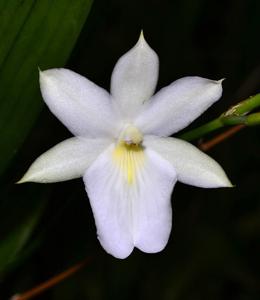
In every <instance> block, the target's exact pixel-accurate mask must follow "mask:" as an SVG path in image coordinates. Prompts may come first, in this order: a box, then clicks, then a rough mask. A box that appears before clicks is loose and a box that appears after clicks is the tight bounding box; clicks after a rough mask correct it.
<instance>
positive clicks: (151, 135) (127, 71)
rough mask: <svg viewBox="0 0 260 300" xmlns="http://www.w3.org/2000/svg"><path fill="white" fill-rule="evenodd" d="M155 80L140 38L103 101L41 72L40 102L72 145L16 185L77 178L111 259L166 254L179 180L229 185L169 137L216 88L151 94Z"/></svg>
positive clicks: (204, 84)
mask: <svg viewBox="0 0 260 300" xmlns="http://www.w3.org/2000/svg"><path fill="white" fill-rule="evenodd" d="M158 71H159V60H158V56H157V55H156V53H155V52H154V51H153V50H152V49H151V48H150V47H149V45H148V44H147V43H146V41H145V39H144V37H143V35H142V34H141V36H140V38H139V40H138V42H137V44H136V45H135V46H134V47H133V48H132V49H131V50H130V51H128V52H127V53H126V54H125V55H123V56H122V57H121V58H120V59H119V61H118V62H117V64H116V66H115V68H114V70H113V73H112V78H111V94H109V93H108V92H107V91H105V90H104V89H102V88H101V87H99V86H97V85H95V84H94V83H92V82H91V81H89V80H88V79H86V78H85V77H82V76H80V75H79V74H76V73H75V72H73V71H70V70H67V69H50V70H46V71H43V72H40V87H41V92H42V96H43V99H44V101H45V103H46V104H47V106H48V107H49V109H50V110H51V112H52V113H53V114H54V115H55V116H56V117H57V118H58V119H59V120H60V121H61V122H62V123H63V124H64V125H65V126H66V127H67V128H68V129H69V130H70V131H71V132H72V134H73V135H75V137H72V138H70V139H67V140H65V141H63V142H61V143H60V144H58V145H56V146H55V147H53V148H52V149H50V150H49V151H47V152H45V153H44V154H42V155H41V156H40V157H39V158H38V159H36V161H35V162H34V163H33V164H32V165H31V167H30V168H29V170H28V171H27V173H26V174H25V175H24V177H23V178H22V179H21V180H20V183H22V182H28V181H32V182H40V183H49V182H58V181H64V180H70V179H74V178H78V177H83V180H84V183H85V187H86V191H87V193H88V196H89V199H90V204H91V207H92V210H93V214H94V218H95V222H96V227H97V235H98V239H99V241H100V243H101V245H102V246H103V248H104V249H105V250H106V251H107V252H108V253H110V254H112V255H113V256H115V257H117V258H125V257H127V256H128V255H129V254H130V253H131V252H132V250H133V249H134V247H136V248H139V249H140V250H142V251H144V252H148V253H155V252H159V251H161V250H162V249H164V247H165V246H166V244H167V242H168V239H169V235H170V232H171V227H172V209H171V193H172V190H173V187H174V185H175V183H176V182H177V180H178V181H180V182H183V183H186V184H189V185H194V186H198V187H203V188H218V187H230V186H231V183H230V181H229V180H228V178H227V176H226V174H225V172H224V171H223V169H222V168H221V166H220V165H219V164H218V163H217V162H216V161H214V160H213V159H212V158H210V157H209V156H208V155H206V154H204V153H203V152H201V151H200V150H198V149H197V148H196V147H194V146H193V145H191V144H190V143H187V142H185V141H183V140H180V139H177V138H171V137H167V136H169V135H171V134H174V133H176V132H177V131H179V130H180V129H183V128H184V127H186V126H187V125H189V124H190V123H191V122H192V121H193V120H194V119H196V118H197V117H198V116H199V115H201V114H202V113H203V112H204V111H205V110H206V109H207V108H208V107H209V106H211V105H212V104H213V103H214V102H215V101H217V100H218V99H219V98H220V97H221V94H222V86H221V80H219V81H214V80H209V79H205V78H201V77H184V78H181V79H179V80H176V81H175V82H173V83H172V84H170V85H169V86H167V87H165V88H163V89H161V90H160V91H158V92H157V93H156V94H155V95H153V94H154V91H155V88H156V84H157V79H158Z"/></svg>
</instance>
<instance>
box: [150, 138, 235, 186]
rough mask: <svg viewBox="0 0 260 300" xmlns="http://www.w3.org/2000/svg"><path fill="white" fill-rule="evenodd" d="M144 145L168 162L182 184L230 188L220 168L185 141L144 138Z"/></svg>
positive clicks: (229, 183)
mask: <svg viewBox="0 0 260 300" xmlns="http://www.w3.org/2000/svg"><path fill="white" fill-rule="evenodd" d="M144 144H145V146H146V147H149V148H151V149H153V150H154V151H156V152H157V153H158V154H159V155H161V156H162V157H163V158H164V159H166V160H168V161H169V162H170V163H171V164H172V166H173V167H174V168H175V170H176V172H177V178H178V180H179V181H181V182H183V183H186V184H190V185H194V186H198V187H203V188H219V187H232V184H231V182H230V181H229V179H228V178H227V175H226V174H225V172H224V170H223V169H222V167H221V166H220V165H219V164H218V163H217V162H216V161H215V160H214V159H212V158H211V157H209V156H208V155H206V154H205V153H203V152H202V151H200V150H199V149H197V148H196V147H195V146H193V145H192V144H190V143H188V142H186V141H183V140H180V139H176V138H158V137H146V139H145V141H144Z"/></svg>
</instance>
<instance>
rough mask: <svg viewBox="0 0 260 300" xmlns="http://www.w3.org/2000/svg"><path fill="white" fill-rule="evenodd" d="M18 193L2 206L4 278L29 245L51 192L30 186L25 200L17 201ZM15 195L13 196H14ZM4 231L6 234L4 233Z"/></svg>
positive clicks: (0, 242) (0, 247)
mask: <svg viewBox="0 0 260 300" xmlns="http://www.w3.org/2000/svg"><path fill="white" fill-rule="evenodd" d="M17 193H18V190H17V191H16V193H12V192H11V198H9V201H8V202H5V203H4V205H1V207H0V208H1V214H0V219H1V240H0V275H1V276H3V275H4V273H5V272H7V271H8V270H9V269H10V268H11V267H12V265H13V264H14V263H16V262H17V260H19V255H20V253H21V251H22V250H23V249H24V247H25V245H27V243H28V241H29V239H30V238H31V236H32V233H33V232H34V229H35V227H36V225H38V223H39V220H40V219H41V216H42V214H43V212H44V209H45V207H46V204H47V201H48V196H49V190H47V189H45V190H39V189H38V187H37V186H35V187H33V186H30V187H28V188H26V190H25V191H24V195H25V197H24V199H21V200H20V201H17ZM12 194H13V195H12ZM2 231H4V232H2Z"/></svg>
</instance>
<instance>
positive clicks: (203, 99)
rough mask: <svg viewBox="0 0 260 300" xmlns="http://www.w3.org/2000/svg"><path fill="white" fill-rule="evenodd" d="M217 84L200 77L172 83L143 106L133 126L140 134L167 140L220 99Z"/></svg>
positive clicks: (218, 83)
mask: <svg viewBox="0 0 260 300" xmlns="http://www.w3.org/2000/svg"><path fill="white" fill-rule="evenodd" d="M221 82H222V80H219V81H214V80H209V79H205V78H201V77H184V78H181V79H179V80H176V81H174V82H173V83H172V84H170V85H169V86H167V87H165V88H163V89H161V90H160V91H159V92H158V93H157V94H155V95H154V96H153V97H152V98H151V100H150V101H149V102H147V103H145V105H144V107H143V111H142V112H141V113H140V115H139V116H138V117H137V119H136V120H135V122H134V123H135V125H136V126H137V127H139V128H140V130H142V132H143V133H144V134H152V135H159V136H169V135H171V134H173V133H175V132H177V131H179V130H181V129H183V128H184V127H186V126H187V125H189V124H190V123H191V122H192V121H193V120H194V119H196V118H197V117H199V116H200V115H201V114H202V113H203V112H204V111H205V110H207V109H208V108H209V107H210V106H211V105H212V104H213V103H214V102H216V101H217V100H218V99H219V98H220V97H221V94H222V86H221Z"/></svg>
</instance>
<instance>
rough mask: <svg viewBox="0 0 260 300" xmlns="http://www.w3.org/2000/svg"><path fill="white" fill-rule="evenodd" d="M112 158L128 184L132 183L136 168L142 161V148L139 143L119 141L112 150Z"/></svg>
mask: <svg viewBox="0 0 260 300" xmlns="http://www.w3.org/2000/svg"><path fill="white" fill-rule="evenodd" d="M113 159H114V160H115V162H116V163H117V165H118V166H119V168H120V169H121V171H122V172H123V174H124V176H125V178H126V181H127V182H128V184H133V183H134V181H135V178H136V173H137V170H138V168H140V167H141V166H142V164H143V162H144V149H143V147H142V146H141V145H137V144H127V143H125V142H119V143H118V145H117V146H116V147H115V150H114V152H113Z"/></svg>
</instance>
